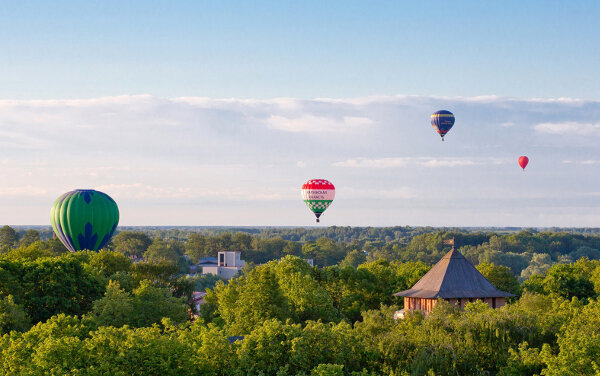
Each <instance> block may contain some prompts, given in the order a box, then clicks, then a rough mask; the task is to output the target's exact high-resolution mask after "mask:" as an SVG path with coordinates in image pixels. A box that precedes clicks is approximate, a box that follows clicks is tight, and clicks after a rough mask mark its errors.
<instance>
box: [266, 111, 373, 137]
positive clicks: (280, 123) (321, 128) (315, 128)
mask: <svg viewBox="0 0 600 376" xmlns="http://www.w3.org/2000/svg"><path fill="white" fill-rule="evenodd" d="M267 124H268V125H269V126H270V127H271V128H273V129H279V130H282V131H287V132H305V133H332V132H344V131H351V130H354V129H358V128H362V127H365V126H369V125H372V124H373V121H372V120H370V119H368V118H365V117H357V116H342V117H341V118H335V117H325V116H314V115H302V116H299V117H295V118H290V117H285V116H279V115H273V116H270V117H269V118H268V119H267Z"/></svg>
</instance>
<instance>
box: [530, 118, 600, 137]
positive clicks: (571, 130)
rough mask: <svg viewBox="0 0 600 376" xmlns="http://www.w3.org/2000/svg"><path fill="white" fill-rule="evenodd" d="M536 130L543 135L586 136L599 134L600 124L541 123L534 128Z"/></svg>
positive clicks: (571, 122)
mask: <svg viewBox="0 0 600 376" xmlns="http://www.w3.org/2000/svg"><path fill="white" fill-rule="evenodd" d="M534 129H535V130H536V131H538V132H541V133H551V134H577V135H583V136H585V135H590V134H598V131H600V123H579V122H573V121H569V122H564V123H541V124H537V125H536V126H534Z"/></svg>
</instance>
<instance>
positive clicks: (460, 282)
mask: <svg viewBox="0 0 600 376" xmlns="http://www.w3.org/2000/svg"><path fill="white" fill-rule="evenodd" d="M394 295H395V296H404V297H408V298H425V299H436V298H443V299H451V298H500V297H509V296H514V295H513V294H511V293H508V292H505V291H501V290H498V289H497V288H496V287H495V286H494V285H492V284H491V283H490V281H488V280H487V279H486V278H485V277H484V276H483V275H482V274H481V273H480V272H479V270H477V269H476V268H475V267H474V266H473V264H471V263H470V262H469V260H467V259H466V258H465V257H464V256H463V255H462V254H461V253H460V252H458V251H457V250H455V249H454V248H453V249H452V250H451V251H450V252H448V253H447V254H446V255H445V256H444V257H442V259H441V260H440V261H438V263H437V264H435V265H434V266H433V268H431V270H430V271H429V272H427V274H425V275H424V276H423V278H421V279H420V280H419V282H417V283H416V284H415V285H414V286H413V287H412V288H411V289H409V290H404V291H400V292H397V293H395V294H394Z"/></svg>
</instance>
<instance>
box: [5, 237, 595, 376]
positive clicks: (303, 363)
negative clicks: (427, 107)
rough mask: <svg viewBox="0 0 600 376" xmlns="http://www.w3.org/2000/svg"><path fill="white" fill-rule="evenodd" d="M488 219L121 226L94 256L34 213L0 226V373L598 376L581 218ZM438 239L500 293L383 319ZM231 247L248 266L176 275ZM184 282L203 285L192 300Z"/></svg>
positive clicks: (590, 259) (437, 250)
mask: <svg viewBox="0 0 600 376" xmlns="http://www.w3.org/2000/svg"><path fill="white" fill-rule="evenodd" d="M493 230H494V229H436V228H428V227H390V228H350V227H329V228H319V229H308V228H235V229H231V228H229V229H227V228H203V229H202V228H200V229H199V228H170V229H165V228H136V229H121V232H119V233H118V234H117V235H116V236H115V237H114V238H113V239H112V242H111V243H110V244H109V246H107V247H106V249H104V250H102V251H100V252H98V253H94V252H88V251H85V252H78V253H70V252H68V251H67V250H66V249H65V248H64V246H63V245H62V244H61V243H60V242H59V241H58V240H57V239H53V238H52V237H51V233H49V232H48V229H46V228H12V227H9V226H4V227H2V228H0V334H2V337H1V338H0V370H1V371H0V373H2V374H6V375H23V374H30V375H37V374H50V375H64V374H78V375H98V374H133V375H136V374H139V375H180V374H190V375H194V374H197V375H211V374H213V375H382V374H383V375H423V374H428V373H429V374H435V375H465V374H469V375H471V374H472V375H477V374H480V375H490V374H494V375H495V374H499V375H534V374H544V375H594V374H596V373H597V372H598V371H599V370H600V362H599V361H598V359H600V334H599V333H600V319H599V317H600V299H599V296H600V237H599V236H598V234H597V233H596V231H595V230H594V229H590V230H587V229H579V230H575V229H568V230H564V229H560V230H556V231H555V230H550V229H546V230H543V231H542V230H536V229H527V230H522V229H496V231H493ZM450 238H454V239H455V244H456V247H457V248H458V249H459V250H460V251H461V252H462V253H463V255H465V257H467V258H468V259H469V260H470V261H471V262H472V263H473V264H475V265H476V267H477V268H478V270H479V271H480V272H481V273H482V274H483V275H484V276H486V278H488V279H489V280H490V281H491V282H492V283H493V284H495V285H496V286H497V287H498V288H500V289H502V290H505V291H509V292H512V293H513V294H515V295H516V297H515V298H513V299H512V300H511V301H510V302H509V304H508V305H507V306H505V307H502V308H501V309H496V310H493V309H491V308H489V307H488V306H487V305H486V304H483V303H479V302H475V303H472V304H469V305H467V307H466V309H465V310H464V311H460V310H457V309H455V308H453V307H452V306H450V305H448V304H445V302H443V301H440V302H439V303H438V305H437V306H436V308H435V310H434V312H433V313H432V314H431V315H430V316H427V317H424V316H422V315H421V314H420V313H418V312H417V313H414V314H408V315H407V317H406V318H405V319H403V320H399V321H394V319H393V313H394V311H396V310H397V309H399V308H402V305H403V301H402V300H401V299H399V298H396V297H394V296H393V295H392V294H393V293H394V292H397V291H400V290H403V289H407V288H409V287H411V286H412V285H413V284H414V283H416V282H417V281H418V280H419V279H420V278H421V277H422V276H423V275H424V274H425V273H426V272H427V271H428V270H429V269H430V268H431V266H432V264H433V263H435V262H437V261H438V260H439V259H440V258H441V257H442V256H443V255H444V254H445V253H446V252H448V250H449V249H450V247H451V246H450V245H447V244H444V240H445V239H450ZM230 250H236V251H240V252H241V253H242V258H243V259H245V260H246V261H247V263H248V264H247V267H245V268H244V269H243V270H242V273H241V275H239V276H238V277H236V278H234V279H232V280H230V281H224V280H221V279H220V278H218V277H216V276H212V275H207V276H205V275H199V274H195V275H191V274H189V268H190V266H191V265H192V264H193V263H195V262H197V261H198V260H199V259H200V258H202V257H206V256H215V255H216V254H217V252H219V251H230ZM308 258H310V259H313V260H314V262H315V265H316V266H315V267H311V266H310V265H309V264H308V263H306V262H305V261H304V259H308ZM194 291H206V292H207V295H206V297H205V301H206V303H205V304H203V305H202V308H201V310H200V312H196V311H195V310H196V308H195V305H194V304H193V302H192V293H193V292H194ZM192 317H195V319H192ZM239 337H243V339H241V340H237V341H236V340H235V338H239Z"/></svg>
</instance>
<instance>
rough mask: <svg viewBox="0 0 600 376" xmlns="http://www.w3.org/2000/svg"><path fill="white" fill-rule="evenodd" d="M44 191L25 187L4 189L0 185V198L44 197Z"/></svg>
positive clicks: (38, 188)
mask: <svg viewBox="0 0 600 376" xmlns="http://www.w3.org/2000/svg"><path fill="white" fill-rule="evenodd" d="M46 192H47V191H46V189H44V188H40V187H34V186H31V185H25V186H21V187H5V186H1V185H0V197H31V196H45V195H46Z"/></svg>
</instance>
